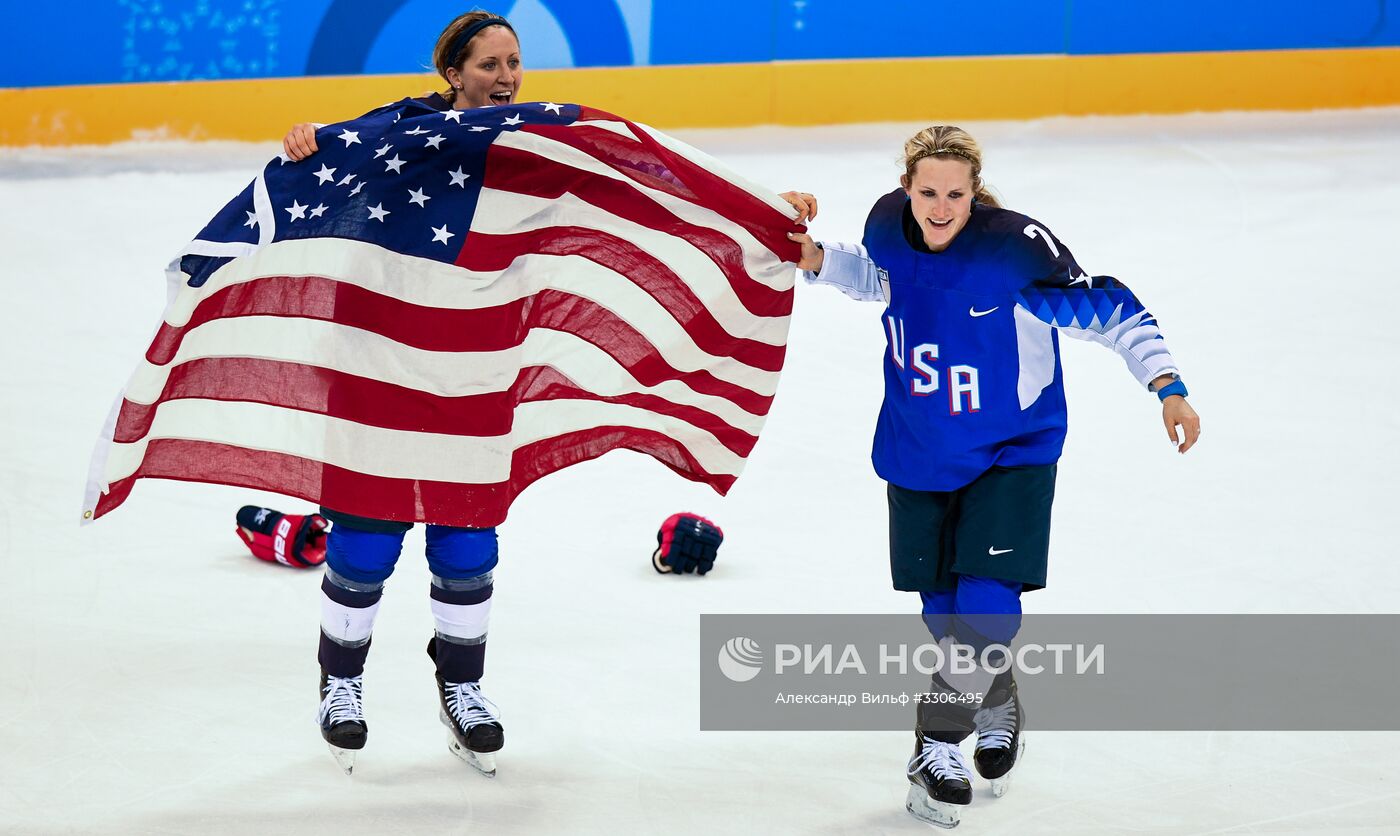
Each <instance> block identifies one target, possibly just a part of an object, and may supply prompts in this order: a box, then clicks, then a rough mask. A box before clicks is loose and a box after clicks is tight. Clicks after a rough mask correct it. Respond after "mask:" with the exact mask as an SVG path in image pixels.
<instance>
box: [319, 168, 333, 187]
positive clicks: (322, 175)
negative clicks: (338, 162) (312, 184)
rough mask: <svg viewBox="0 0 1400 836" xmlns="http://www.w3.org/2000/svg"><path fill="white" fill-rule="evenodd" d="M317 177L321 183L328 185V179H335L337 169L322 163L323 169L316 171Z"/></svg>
mask: <svg viewBox="0 0 1400 836" xmlns="http://www.w3.org/2000/svg"><path fill="white" fill-rule="evenodd" d="M316 179H317V180H319V181H320V184H319V185H322V186H324V185H326V182H327V181H329V180H334V179H335V169H333V168H331V167H329V166H327V165H326V164H325V163H321V170H320V171H318V172H316Z"/></svg>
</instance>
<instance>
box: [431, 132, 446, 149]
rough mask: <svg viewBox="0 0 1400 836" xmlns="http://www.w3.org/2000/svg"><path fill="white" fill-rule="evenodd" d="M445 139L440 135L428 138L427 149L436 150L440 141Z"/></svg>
mask: <svg viewBox="0 0 1400 836" xmlns="http://www.w3.org/2000/svg"><path fill="white" fill-rule="evenodd" d="M446 138H447V137H445V136H442V135H441V134H433V135H432V136H430V137H428V147H429V148H436V147H438V146H439V145H441V144H442V141H443V140H444V139H446Z"/></svg>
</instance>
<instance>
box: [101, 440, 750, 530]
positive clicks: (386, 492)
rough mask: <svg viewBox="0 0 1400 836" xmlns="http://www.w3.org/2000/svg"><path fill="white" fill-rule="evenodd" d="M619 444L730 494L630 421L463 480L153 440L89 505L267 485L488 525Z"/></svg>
mask: <svg viewBox="0 0 1400 836" xmlns="http://www.w3.org/2000/svg"><path fill="white" fill-rule="evenodd" d="M619 448H625V449H628V450H635V451H637V452H639V453H645V454H647V455H649V456H654V457H655V458H656V459H657V460H658V461H660V462H661V463H663V464H665V465H666V466H667V467H669V468H671V469H672V470H673V471H675V472H676V473H678V474H680V475H681V476H684V477H685V478H687V479H690V480H692V481H696V482H703V483H706V484H708V485H710V486H711V487H713V488H714V489H715V490H716V491H718V492H719V493H721V494H724V493H728V491H729V488H730V487H731V486H732V485H733V484H734V477H733V476H728V475H714V474H709V473H706V472H705V471H704V469H703V468H701V467H700V465H699V463H698V462H696V461H695V459H694V458H693V457H692V456H691V455H690V453H689V452H687V451H686V449H685V448H684V447H683V446H681V445H680V444H679V443H678V442H677V441H676V440H675V439H672V438H668V437H667V436H664V435H661V434H659V433H654V432H649V431H645V430H636V429H632V428H630V427H604V428H600V429H596V430H589V431H586V432H579V433H569V434H565V435H560V436H555V437H554V438H549V439H545V440H543V441H539V442H536V443H535V444H531V445H527V446H525V447H522V448H520V449H519V450H517V451H515V459H514V466H513V469H512V471H511V472H512V478H511V479H510V480H509V481H507V482H498V483H494V484H490V485H467V484H458V483H453V482H432V481H423V480H414V479H391V478H384V477H379V476H369V475H367V474H364V473H356V472H354V471H350V470H345V469H344V468H340V467H335V466H334V465H327V464H323V463H322V462H317V461H312V460H310V459H304V458H300V457H298V456H289V455H286V454H283V453H271V452H268V451H265V450H249V449H245V448H242V447H232V446H229V445H226V444H214V443H210V442H203V441H189V440H186V439H157V440H155V441H152V442H151V443H150V445H149V446H148V447H147V449H146V456H145V458H144V459H143V460H142V462H141V467H140V469H139V470H137V471H136V473H134V474H132V475H131V476H128V477H125V478H123V479H119V480H117V481H116V482H113V483H112V484H111V485H110V487H109V490H108V492H107V493H105V494H103V495H102V496H101V497H100V498H99V500H98V502H97V508H96V510H95V511H94V514H93V516H94V518H97V517H101V516H103V515H105V514H106V513H107V512H109V511H111V510H112V509H113V508H116V507H117V506H118V505H120V504H121V503H122V502H123V501H125V499H126V497H127V495H128V494H130V493H131V488H132V486H133V485H134V483H135V482H136V481H137V480H138V479H143V478H145V479H172V480H176V481H181V482H207V483H211V484H218V485H234V486H237V487H244V488H253V489H255V490H264V491H273V492H276V493H282V494H287V495H289V496H295V497H298V498H300V499H304V500H307V501H308V502H319V503H320V504H322V505H324V506H326V507H327V508H333V509H335V510H337V511H342V512H345V513H348V514H356V515H359V516H365V517H372V518H375V519H383V520H400V521H403V522H421V521H424V520H428V521H431V522H433V523H437V524H439V525H456V526H467V527H471V528H489V527H492V526H497V525H500V524H501V523H502V522H504V521H505V518H506V512H507V510H508V509H509V508H510V503H511V501H512V500H514V499H515V497H516V496H518V495H519V494H520V492H521V491H523V490H525V488H527V487H529V485H530V484H531V483H533V482H534V481H535V480H536V479H539V478H540V477H542V476H547V475H548V474H550V473H553V472H554V471H556V470H559V469H561V468H564V467H568V466H570V465H574V464H578V463H580V462H584V461H588V460H590V459H594V458H597V457H598V456H601V455H602V454H603V453H606V452H608V451H609V450H613V449H619Z"/></svg>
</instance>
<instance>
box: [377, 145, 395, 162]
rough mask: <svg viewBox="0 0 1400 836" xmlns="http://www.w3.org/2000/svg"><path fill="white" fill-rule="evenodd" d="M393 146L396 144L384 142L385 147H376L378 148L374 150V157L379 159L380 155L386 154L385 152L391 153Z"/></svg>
mask: <svg viewBox="0 0 1400 836" xmlns="http://www.w3.org/2000/svg"><path fill="white" fill-rule="evenodd" d="M393 147H394V146H392V145H390V144H389V143H387V142H386V143H384V147H383V148H379V149H376V150H375V152H374V158H375V159H376V160H377V159H379V158H380V157H382V156H384V155H385V154H387V153H389V151H390V150H391V149H392V148H393Z"/></svg>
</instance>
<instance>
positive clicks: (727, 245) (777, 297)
mask: <svg viewBox="0 0 1400 836" xmlns="http://www.w3.org/2000/svg"><path fill="white" fill-rule="evenodd" d="M491 163H492V164H491V165H490V166H487V169H486V176H485V180H484V181H483V182H484V184H485V186H486V187H487V188H491V189H497V190H499V191H507V192H517V193H520V194H528V195H533V196H535V197H543V198H551V199H555V198H559V197H560V196H562V195H564V194H566V193H572V194H573V195H575V196H576V197H578V198H579V199H581V200H584V201H586V202H588V203H590V204H592V205H594V206H596V207H598V208H599V209H602V210H604V211H606V212H608V213H609V214H612V215H615V216H617V217H619V218H625V219H627V220H629V221H632V222H634V223H638V224H641V225H642V226H645V227H647V228H649V229H654V230H657V231H658V232H665V233H666V234H668V235H673V236H675V237H677V238H680V239H682V240H685V241H687V242H689V243H690V244H691V245H693V246H694V247H695V248H696V249H698V250H700V251H701V252H703V253H704V254H705V255H706V256H708V257H709V259H710V260H711V261H713V262H714V263H715V265H716V266H717V267H719V269H720V271H721V272H722V273H723V274H724V276H725V278H727V279H728V280H729V286H730V287H731V288H732V289H733V291H734V294H735V295H736V296H737V297H738V298H739V301H740V303H741V304H743V306H744V307H745V308H746V309H748V310H749V311H750V312H752V313H754V314H756V315H758V316H787V315H788V314H791V313H792V293H791V292H789V291H785V290H775V289H774V288H771V287H767V286H766V285H763V284H760V283H758V282H756V281H754V279H753V277H752V276H750V275H749V274H748V272H747V270H746V269H745V266H744V252H743V250H742V249H741V248H740V246H739V244H738V243H737V242H736V241H734V240H733V239H731V238H729V237H727V236H725V235H723V234H721V233H719V232H717V231H715V230H713V229H709V228H708V227H702V226H697V225H695V224H692V223H690V222H688V221H685V220H682V219H681V218H679V217H677V216H676V215H675V214H673V213H672V212H671V211H670V210H669V209H667V208H666V207H664V206H662V205H661V204H659V203H657V202H656V201H654V200H652V199H651V198H648V197H647V196H645V195H643V194H642V193H641V192H638V191H637V190H636V189H634V188H632V187H631V186H628V185H627V184H626V183H620V182H618V181H616V180H613V179H610V178H608V177H604V176H603V175H601V174H594V173H593V172H590V171H583V170H582V169H577V168H573V167H572V166H569V165H567V164H564V163H560V162H558V161H556V160H552V159H550V158H548V157H542V156H540V155H538V154H534V153H531V152H529V151H522V150H520V149H518V148H504V147H499V146H495V147H492V149H491ZM768 211H769V212H770V213H772V214H773V215H775V216H776V215H777V213H776V212H773V210H771V209H769V210H768ZM789 227H791V225H789ZM476 234H477V233H475V232H472V233H469V236H475V235H476ZM475 243H476V242H475V240H474V239H473V238H472V237H469V238H468V241H467V243H466V244H465V245H464V246H463V247H462V251H461V253H459V254H458V256H457V258H458V263H461V262H462V260H463V259H466V258H470V257H471V251H472V248H473V247H474V246H475ZM789 243H791V242H789Z"/></svg>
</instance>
